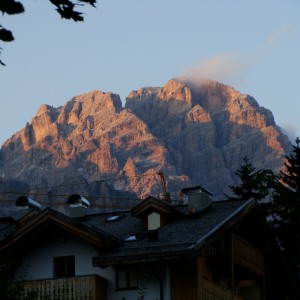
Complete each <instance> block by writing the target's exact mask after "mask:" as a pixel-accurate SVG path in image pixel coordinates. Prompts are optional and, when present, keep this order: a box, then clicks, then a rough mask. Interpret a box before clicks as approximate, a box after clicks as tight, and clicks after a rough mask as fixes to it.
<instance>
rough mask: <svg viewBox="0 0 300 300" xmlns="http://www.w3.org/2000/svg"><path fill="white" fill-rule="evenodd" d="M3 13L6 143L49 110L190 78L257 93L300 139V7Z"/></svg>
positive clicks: (249, 0) (117, 5)
mask: <svg viewBox="0 0 300 300" xmlns="http://www.w3.org/2000/svg"><path fill="white" fill-rule="evenodd" d="M23 2H24V5H25V8H26V13H25V14H23V15H19V16H1V17H0V18H1V19H0V24H1V25H3V26H4V27H6V28H9V29H11V30H12V31H13V32H14V35H15V39H16V40H15V41H14V42H13V43H6V44H1V45H0V46H2V48H3V52H2V55H1V59H2V60H3V61H5V63H6V65H7V66H6V67H4V68H0V99H1V110H0V114H1V115H0V125H1V131H0V144H2V143H3V142H4V141H5V140H6V139H8V138H9V137H10V136H11V135H12V134H13V133H15V132H16V131H18V130H20V129H21V128H23V127H24V126H25V124H26V122H30V121H31V118H32V117H33V116H34V115H35V113H36V112H37V110H38V108H39V107H40V105H42V104H44V103H46V104H49V105H52V106H54V107H58V106H61V105H64V104H65V103H66V102H67V101H68V100H69V99H70V98H72V96H75V95H78V94H81V93H84V92H88V91H90V90H94V89H100V90H102V91H105V92H107V91H111V92H114V93H116V94H119V95H120V96H121V98H122V100H125V97H126V96H127V95H128V94H129V92H130V91H131V90H137V89H139V88H140V87H143V86H162V85H164V83H166V82H167V81H168V80H169V79H171V78H174V77H179V76H182V75H183V74H184V75H185V76H194V77H197V78H198V77H199V78H200V77H201V76H203V77H208V78H209V79H215V80H219V81H220V82H223V83H225V84H229V85H231V86H233V87H234V88H235V89H237V90H239V91H241V92H242V93H247V94H250V95H251V96H253V97H254V98H255V99H256V100H257V101H258V103H259V104H260V105H261V106H264V107H266V108H268V109H270V110H271V111H272V112H273V114H274V117H275V121H276V123H277V124H278V125H279V126H281V127H282V128H284V129H285V130H286V131H287V132H288V133H289V134H290V136H291V137H292V139H294V137H295V136H296V135H299V134H300V105H299V104H298V103H299V101H300V97H299V87H300V54H299V53H300V18H299V13H300V1H298V0H226V1H225V0H185V1H183V0H160V1H159V0H101V1H99V0H98V2H99V3H98V5H97V8H96V9H94V8H92V7H91V8H83V11H84V12H85V22H84V23H75V22H72V21H67V20H61V19H60V16H59V15H58V14H57V13H56V12H55V10H54V7H53V6H52V5H51V3H50V2H49V1H46V0H44V1H37V0H26V1H25V0H24V1H23Z"/></svg>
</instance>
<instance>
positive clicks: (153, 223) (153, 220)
mask: <svg viewBox="0 0 300 300" xmlns="http://www.w3.org/2000/svg"><path fill="white" fill-rule="evenodd" d="M160 226H161V218H160V214H158V213H157V212H152V213H151V214H150V215H148V230H155V229H157V228H159V227H160Z"/></svg>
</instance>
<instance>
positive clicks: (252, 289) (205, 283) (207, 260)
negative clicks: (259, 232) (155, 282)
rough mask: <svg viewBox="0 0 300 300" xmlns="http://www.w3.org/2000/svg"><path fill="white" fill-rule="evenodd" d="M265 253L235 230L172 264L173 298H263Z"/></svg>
mask: <svg viewBox="0 0 300 300" xmlns="http://www.w3.org/2000/svg"><path fill="white" fill-rule="evenodd" d="M264 276H265V274H264V254H263V252H262V251H261V250H260V249H259V248H257V247H255V246H254V245H252V244H251V243H249V242H247V241H245V240H243V239H242V238H240V237H238V236H237V235H235V234H228V235H225V236H224V237H221V238H219V239H218V240H216V241H215V242H213V243H212V244H211V245H210V246H209V247H207V248H206V249H205V250H204V251H203V252H202V253H201V254H200V256H199V257H198V258H195V259H192V260H189V261H186V260H185V261H181V262H176V263H174V264H173V265H172V266H171V299H172V300H184V299H189V300H216V299H217V300H246V299H247V300H264V299H265V295H264V282H265V280H264V279H265V278H264Z"/></svg>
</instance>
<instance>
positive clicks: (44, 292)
mask: <svg viewBox="0 0 300 300" xmlns="http://www.w3.org/2000/svg"><path fill="white" fill-rule="evenodd" d="M30 296H31V297H32V299H36V300H106V280H105V279H104V278H102V277H100V276H98V275H90V276H75V277H66V278H58V279H56V278H55V279H42V280H32V281H25V282H24V299H25V297H28V298H29V297H30ZM30 299H31V298H30Z"/></svg>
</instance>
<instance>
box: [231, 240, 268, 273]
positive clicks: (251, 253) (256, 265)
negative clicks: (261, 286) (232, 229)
mask: <svg viewBox="0 0 300 300" xmlns="http://www.w3.org/2000/svg"><path fill="white" fill-rule="evenodd" d="M233 255H234V260H235V261H236V262H237V263H239V264H241V265H242V266H244V267H246V268H248V269H249V270H251V271H253V272H254V273H256V274H258V275H259V276H263V274H264V255H263V252H262V251H261V250H260V249H258V248H256V247H254V246H253V245H251V244H249V243H248V242H247V241H245V240H243V239H241V238H239V237H237V236H236V235H233Z"/></svg>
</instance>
